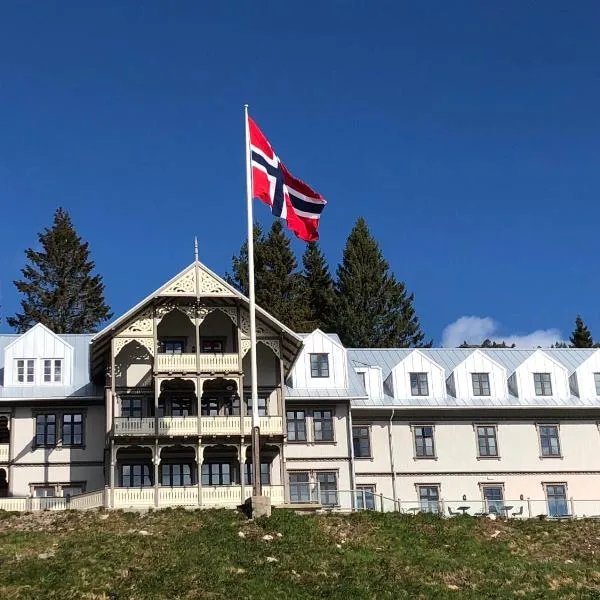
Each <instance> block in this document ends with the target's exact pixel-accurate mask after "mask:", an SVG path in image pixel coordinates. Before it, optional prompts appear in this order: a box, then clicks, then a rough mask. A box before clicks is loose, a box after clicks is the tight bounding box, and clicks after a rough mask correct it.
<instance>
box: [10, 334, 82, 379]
mask: <svg viewBox="0 0 600 600" xmlns="http://www.w3.org/2000/svg"><path fill="white" fill-rule="evenodd" d="M46 358H60V359H62V361H63V363H62V370H63V373H62V376H63V382H62V383H45V382H44V362H43V361H44V359H46ZM18 359H34V360H35V381H34V382H33V383H20V382H18V381H17V364H16V361H17V360H18ZM72 370H73V347H72V346H71V345H70V344H67V343H66V342H65V341H64V340H62V339H61V338H59V337H58V336H57V335H55V334H54V333H52V332H51V331H50V330H49V329H48V328H47V327H44V326H43V325H41V324H39V323H38V324H37V325H35V326H34V327H32V328H31V329H30V330H29V331H27V332H26V333H24V334H23V335H21V336H20V337H19V338H17V339H16V340H15V341H14V342H12V343H11V344H9V345H8V346H7V347H6V348H5V350H4V385H5V386H12V385H18V386H23V385H29V386H32V385H44V386H56V385H61V386H68V385H71V381H72Z"/></svg>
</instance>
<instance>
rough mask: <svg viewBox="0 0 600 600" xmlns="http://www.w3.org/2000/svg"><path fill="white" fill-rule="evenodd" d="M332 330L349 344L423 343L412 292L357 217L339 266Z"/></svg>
mask: <svg viewBox="0 0 600 600" xmlns="http://www.w3.org/2000/svg"><path fill="white" fill-rule="evenodd" d="M335 290H336V331H337V333H338V334H339V336H340V338H341V339H342V342H343V343H344V345H346V346H350V347H376V348H386V347H387V348H393V347H409V346H416V347H419V346H423V345H424V343H423V339H424V337H425V336H424V334H423V332H422V331H421V327H420V324H419V319H418V317H417V316H416V314H415V309H414V306H413V303H414V295H413V294H410V295H409V294H407V291H406V288H405V285H404V283H403V282H401V281H397V280H396V278H395V276H394V275H393V274H392V273H390V272H389V265H388V263H387V262H386V260H385V259H384V258H383V254H382V252H381V249H380V248H379V244H378V243H377V241H376V240H375V239H374V238H373V237H372V236H371V234H370V232H369V229H368V228H367V224H366V222H365V220H364V219H363V218H362V217H361V218H359V219H358V220H357V222H356V225H355V226H354V228H353V229H352V231H351V232H350V235H349V236H348V239H347V241H346V247H345V248H344V254H343V259H342V264H341V265H339V266H338V269H337V283H336V287H335Z"/></svg>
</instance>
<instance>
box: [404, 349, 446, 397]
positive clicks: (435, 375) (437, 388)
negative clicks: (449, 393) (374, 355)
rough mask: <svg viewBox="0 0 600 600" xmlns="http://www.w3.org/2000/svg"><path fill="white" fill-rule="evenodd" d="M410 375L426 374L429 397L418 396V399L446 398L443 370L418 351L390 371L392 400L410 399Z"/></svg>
mask: <svg viewBox="0 0 600 600" xmlns="http://www.w3.org/2000/svg"><path fill="white" fill-rule="evenodd" d="M410 373H427V380H428V384H429V395H427V396H419V398H430V399H444V398H446V377H445V374H444V369H442V367H440V366H439V365H438V364H437V363H435V362H433V361H432V360H430V359H429V358H427V357H426V356H425V355H424V354H423V353H422V352H419V351H418V350H415V351H414V352H411V353H410V354H409V355H408V356H407V357H406V358H405V359H404V360H403V361H401V362H400V363H398V364H397V365H396V366H395V367H394V369H393V370H392V381H393V386H394V398H411V390H410Z"/></svg>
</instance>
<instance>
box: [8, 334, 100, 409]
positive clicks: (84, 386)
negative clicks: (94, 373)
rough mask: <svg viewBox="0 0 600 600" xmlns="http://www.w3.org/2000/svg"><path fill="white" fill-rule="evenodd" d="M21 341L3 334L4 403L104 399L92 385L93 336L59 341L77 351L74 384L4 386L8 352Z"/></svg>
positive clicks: (81, 336)
mask: <svg viewBox="0 0 600 600" xmlns="http://www.w3.org/2000/svg"><path fill="white" fill-rule="evenodd" d="M19 337H20V335H19V334H0V399H2V398H23V399H26V398H29V399H32V400H38V399H39V400H43V399H45V398H69V397H76V398H82V397H87V398H89V397H98V396H103V395H104V390H103V389H102V388H101V387H99V386H96V385H94V384H93V383H90V368H89V364H90V341H91V339H92V337H93V335H91V334H65V335H59V336H58V337H59V338H60V339H62V340H64V341H65V342H67V344H70V345H71V346H72V347H73V372H72V377H73V384H72V385H70V386H65V385H63V386H60V385H51V386H50V385H48V386H44V385H36V386H29V385H22V386H16V385H15V386H10V387H6V386H5V385H4V349H5V348H6V347H7V346H8V345H9V344H11V343H12V342H14V341H15V340H16V339H18V338H19Z"/></svg>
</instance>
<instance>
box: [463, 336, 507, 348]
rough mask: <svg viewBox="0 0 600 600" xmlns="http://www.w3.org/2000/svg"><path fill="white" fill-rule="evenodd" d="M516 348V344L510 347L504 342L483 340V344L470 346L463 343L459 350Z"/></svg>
mask: <svg viewBox="0 0 600 600" xmlns="http://www.w3.org/2000/svg"><path fill="white" fill-rule="evenodd" d="M515 346H516V344H514V343H513V344H511V345H510V346H509V345H508V344H507V343H506V342H504V341H502V342H495V341H492V340H490V339H489V338H486V339H485V340H483V342H481V344H468V343H467V342H466V341H465V342H463V343H462V344H461V345H460V346H459V348H514V347H515Z"/></svg>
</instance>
